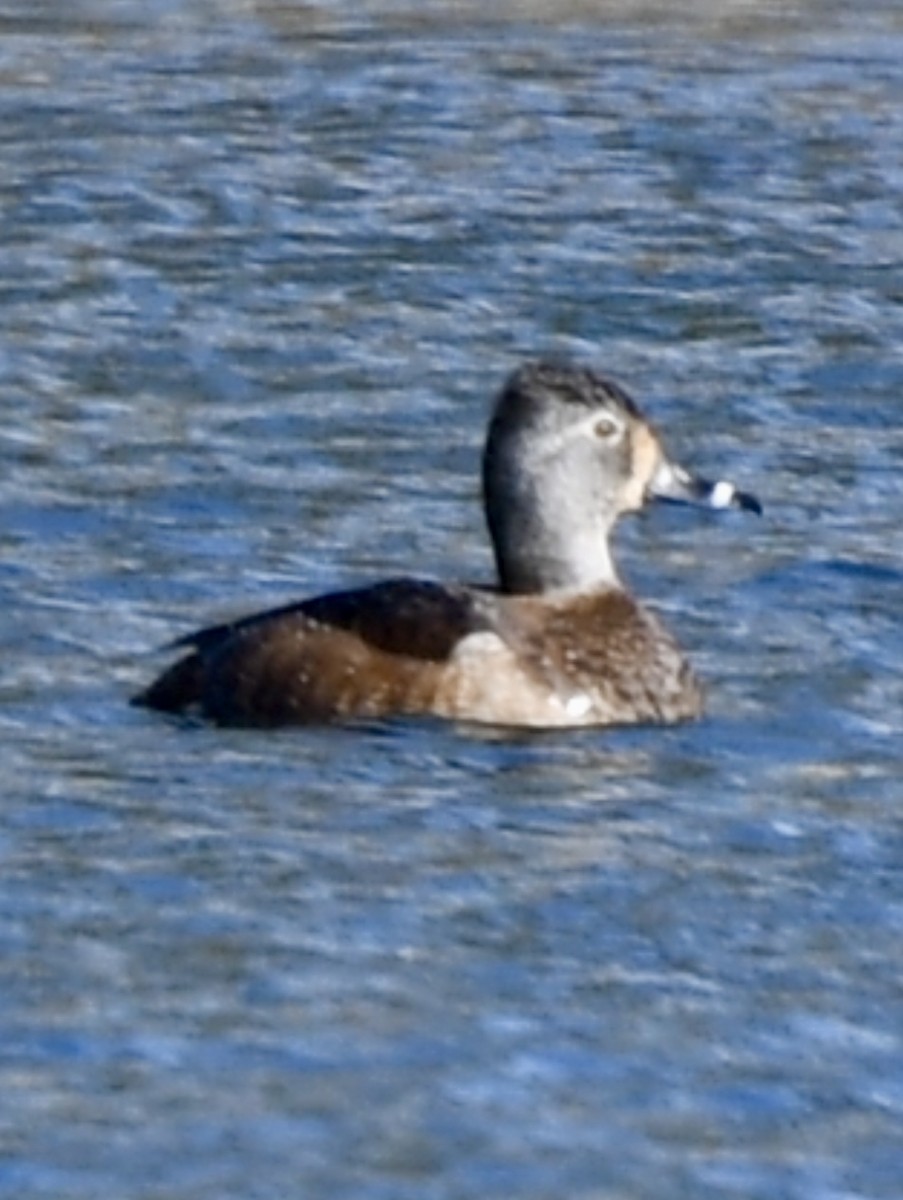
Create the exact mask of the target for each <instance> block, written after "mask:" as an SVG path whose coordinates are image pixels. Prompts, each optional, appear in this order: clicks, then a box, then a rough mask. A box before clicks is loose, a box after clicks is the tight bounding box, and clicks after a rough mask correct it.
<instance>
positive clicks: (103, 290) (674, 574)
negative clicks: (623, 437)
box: [0, 0, 903, 1200]
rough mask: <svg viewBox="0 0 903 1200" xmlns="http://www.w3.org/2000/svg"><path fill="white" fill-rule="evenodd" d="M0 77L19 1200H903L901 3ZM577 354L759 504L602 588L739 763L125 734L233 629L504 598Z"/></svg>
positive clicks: (256, 47) (622, 11) (72, 56)
mask: <svg viewBox="0 0 903 1200" xmlns="http://www.w3.org/2000/svg"><path fill="white" fill-rule="evenodd" d="M0 30H2V32H3V38H2V39H0V105H2V110H0V111H2V118H3V119H2V125H0V137H2V147H3V164H4V169H3V172H2V173H0V213H2V220H0V259H2V268H3V269H2V271H0V293H2V305H0V328H2V337H0V379H2V395H3V403H4V405H5V420H4V424H3V433H2V439H0V454H2V459H3V470H2V471H0V514H2V521H0V547H2V556H0V592H2V600H3V606H2V613H3V616H2V619H0V639H2V644H3V651H4V653H3V664H4V666H3V672H2V676H0V737H2V740H3V762H4V768H5V770H4V779H5V785H6V786H5V789H4V790H5V802H4V805H3V818H2V823H0V850H2V853H3V856H4V863H3V867H4V869H3V883H2V891H3V902H2V905H0V914H2V917H0V948H2V950H3V954H2V958H0V961H2V963H3V967H2V985H0V996H2V1001H0V1020H2V1032H3V1044H4V1046H5V1048H6V1049H5V1052H4V1066H5V1073H4V1087H3V1091H2V1095H3V1099H2V1100H0V1139H2V1145H3V1150H4V1154H3V1163H4V1165H3V1167H2V1168H0V1191H4V1192H5V1193H6V1192H8V1193H9V1194H10V1195H11V1196H12V1195H15V1196H16V1197H17V1198H20V1197H31V1196H35V1197H37V1196H53V1197H54V1198H59V1197H70V1196H71V1197H75V1196H88V1195H99V1194H101V1193H103V1194H104V1195H109V1194H110V1193H111V1191H112V1192H115V1194H116V1195H122V1196H151V1195H163V1194H167V1195H169V1194H178V1195H180V1196H190V1197H194V1196H197V1197H201V1196H210V1197H213V1196H215V1197H217V1198H218V1200H220V1198H222V1197H224V1196H236V1197H239V1196H241V1197H247V1196H249V1195H264V1194H266V1195H277V1194H285V1195H291V1194H295V1193H297V1191H298V1181H299V1180H302V1181H303V1191H304V1194H305V1195H310V1196H324V1197H325V1196H329V1197H330V1198H332V1197H335V1196H342V1195H348V1196H350V1195H354V1196H355V1197H358V1196H366V1197H373V1198H374V1200H375V1198H376V1197H383V1196H390V1195H391V1196H392V1197H393V1200H394V1198H396V1197H406V1196H411V1197H414V1196H417V1197H418V1198H419V1197H422V1196H423V1195H424V1194H425V1193H428V1194H429V1195H431V1196H437V1197H438V1196H449V1197H451V1196H462V1195H480V1196H498V1197H506V1198H509V1197H512V1196H524V1197H527V1196H529V1197H537V1198H538V1197H541V1196H551V1195H555V1196H562V1195H567V1196H573V1197H590V1196H593V1197H596V1196H599V1195H602V1194H605V1195H615V1194H618V1195H621V1194H623V1195H631V1196H660V1195H662V1194H665V1193H667V1194H669V1195H670V1194H674V1192H675V1191H677V1192H679V1193H683V1192H686V1194H688V1195H689V1194H692V1195H694V1196H695V1195H709V1194H710V1195H724V1194H731V1195H738V1196H744V1197H753V1196H755V1197H760V1196H761V1197H763V1198H764V1197H768V1198H769V1200H772V1198H773V1197H774V1196H776V1195H778V1196H785V1195H786V1196H800V1197H802V1196H805V1197H807V1200H808V1198H809V1197H812V1196H818V1197H832V1198H833V1197H837V1196H841V1195H843V1196H852V1195H855V1196H857V1197H858V1196H862V1197H891V1196H895V1195H896V1194H897V1192H898V1190H899V1182H898V1181H899V1178H900V1175H901V1170H903V1162H901V1151H900V1149H899V1136H898V1130H899V1125H900V1118H901V1108H903V1096H901V1090H900V1086H899V1082H898V1080H899V1074H900V1071H899V1064H900V1061H901V1043H900V1035H899V1030H898V1026H899V1020H898V1019H897V1016H896V1014H897V1010H898V1008H899V980H898V971H897V969H896V945H897V941H898V929H899V922H900V896H899V887H898V886H897V879H898V876H899V864H900V859H901V851H903V846H901V839H900V830H899V822H898V821H896V819H895V811H896V802H897V798H898V797H897V793H898V790H899V789H898V785H897V779H898V776H899V767H900V753H899V748H898V747H899V739H900V733H901V720H900V712H901V701H903V686H901V682H900V672H899V667H898V664H899V662H900V661H901V658H903V639H901V632H900V620H899V604H898V602H897V597H898V595H899V593H900V585H901V582H903V578H901V575H903V572H901V565H900V564H901V550H903V544H901V537H900V532H899V520H898V516H897V509H898V504H897V502H896V492H897V480H898V478H899V475H900V469H901V458H903V434H901V420H900V417H901V408H900V399H899V396H900V392H901V388H900V385H901V382H903V363H901V358H900V351H899V347H900V345H901V343H903V336H901V335H903V328H901V325H903V319H901V311H903V310H901V306H900V295H899V270H898V264H899V262H900V259H901V253H903V225H901V218H900V208H899V203H898V200H897V198H898V197H899V195H900V192H901V178H900V172H901V168H900V159H899V153H898V149H899V146H900V144H901V140H903V138H901V135H903V129H901V123H903V104H901V97H903V72H901V67H900V63H901V62H903V44H901V36H903V33H901V26H900V20H899V13H898V11H897V7H896V6H895V5H893V4H889V3H888V4H880V3H870V4H868V5H866V6H864V8H862V9H861V10H860V11H857V12H855V13H852V12H849V11H848V10H847V8H846V7H845V6H840V5H834V4H815V3H808V4H807V3H800V4H796V5H792V6H785V5H780V6H777V5H772V6H763V5H761V4H758V5H749V4H745V3H733V4H730V5H719V6H712V5H707V4H699V5H689V6H688V5H683V6H680V9H679V10H678V9H676V8H674V7H673V6H667V7H666V6H662V5H655V4H651V3H648V4H644V3H636V4H625V5H612V6H599V5H594V4H588V3H584V4H580V3H569V4H567V5H564V6H562V5H557V6H555V7H554V9H552V8H550V7H549V6H547V5H539V4H533V3H518V4H511V5H508V6H506V7H505V9H504V11H503V12H502V10H499V11H498V12H495V11H493V12H490V11H489V10H487V9H485V6H483V8H482V9H478V8H477V6H462V5H452V6H449V5H443V6H438V5H437V6H434V5H429V6H418V7H416V8H411V7H410V6H406V5H401V4H398V5H388V4H384V3H375V2H374V3H370V4H367V5H354V6H351V5H342V4H332V5H326V4H321V5H303V4H288V3H284V4H272V5H247V4H229V3H225V2H223V3H217V4H214V5H203V6H202V5H193V4H187V3H179V2H178V0H175V2H167V3H156V4H151V5H141V6H139V5H137V4H133V3H130V2H128V0H126V2H125V3H121V4H117V5H115V6H106V5H98V4H96V3H94V4H92V3H80V4H72V5H70V6H68V7H67V8H66V11H65V12H62V11H61V10H60V8H59V6H58V5H54V4H34V3H31V4H29V5H27V6H25V5H17V4H14V3H8V4H6V5H5V6H4V7H3V10H2V12H0ZM549 347H559V348H564V349H569V350H572V351H574V352H577V353H579V354H581V355H584V356H586V357H588V358H591V359H593V360H594V361H596V362H599V363H601V364H602V365H603V366H604V367H605V368H606V369H608V370H610V371H611V372H612V373H613V374H615V375H616V376H617V377H619V378H620V379H622V380H623V381H624V382H625V383H626V384H627V385H628V386H629V387H630V388H631V390H633V391H635V392H636V394H637V396H638V398H639V399H641V400H642V402H643V404H644V407H646V408H648V409H649V410H650V411H651V412H652V413H653V414H654V415H657V416H659V417H660V419H661V426H662V429H663V432H664V434H665V438H666V441H668V443H669V444H670V445H671V446H672V447H673V449H674V451H675V453H676V454H677V455H679V456H680V457H681V459H682V460H684V461H686V462H687V463H688V464H691V465H693V466H694V467H696V468H698V469H699V470H700V472H703V473H705V472H708V473H713V472H717V473H718V474H719V475H726V476H728V477H730V478H734V479H736V480H737V481H738V482H742V484H743V485H744V486H748V487H749V488H750V489H753V490H755V491H756V492H757V493H759V494H760V496H761V497H762V499H763V501H764V503H765V507H766V516H765V518H764V520H763V521H762V522H760V523H756V524H752V523H749V522H743V521H735V520H733V519H731V517H730V516H729V515H722V516H721V517H720V518H719V517H708V516H705V515H700V514H694V515H690V514H687V513H684V512H680V513H679V512H676V511H662V512H656V513H653V514H649V515H648V516H645V517H643V518H642V519H640V520H637V521H634V522H632V523H631V524H629V525H628V526H627V527H625V529H624V530H623V533H622V535H621V537H620V539H619V550H620V557H621V560H622V562H623V565H624V570H625V573H626V574H627V575H628V577H629V578H630V579H631V581H632V582H633V584H634V585H635V587H636V588H637V590H638V591H640V592H641V593H642V594H643V595H644V596H648V597H649V598H650V600H652V601H654V602H655V603H657V604H658V606H659V607H660V608H661V609H663V610H664V612H665V614H666V617H667V619H668V621H669V623H670V624H671V625H673V626H674V628H675V629H676V630H678V631H679V632H680V634H681V637H682V639H683V640H684V642H685V643H686V644H687V646H688V648H689V649H690V651H691V652H692V654H693V656H694V658H695V660H696V661H697V662H698V664H699V667H700V670H701V672H702V673H703V674H704V676H705V677H706V679H707V680H708V682H709V692H710V715H709V717H708V718H707V719H706V720H705V721H703V722H702V723H700V724H699V725H696V726H691V727H687V728H681V729H679V730H667V731H661V730H656V731H646V730H631V731H627V732H610V733H603V734H600V733H598V732H589V733H587V732H583V733H575V734H565V735H561V734H556V735H554V736H548V735H545V736H529V737H514V738H512V737H506V736H503V735H501V734H500V733H499V732H498V731H483V732H475V731H473V730H465V729H456V728H446V727H441V726H436V725H433V724H431V723H430V724H422V725H420V724H418V725H412V726H403V727H397V726H390V727H377V728H363V729H352V730H345V729H341V730H318V731H301V732H299V731H294V732H290V733H284V734H277V735H274V736H263V735H259V734H254V733H236V732H223V731H216V730H210V729H205V728H197V729H186V728H183V727H179V726H172V725H169V724H166V723H165V722H160V721H156V720H154V719H153V718H151V717H150V716H149V715H148V714H144V713H136V712H134V711H133V710H129V709H128V708H127V706H126V705H125V703H124V701H125V697H126V696H127V695H128V693H129V691H130V690H132V689H133V688H134V687H135V686H136V685H137V684H138V683H139V682H140V681H143V680H145V679H146V678H148V676H149V675H150V674H151V672H152V671H153V670H154V669H155V668H156V667H157V666H158V665H159V660H158V659H157V658H156V657H155V656H154V655H153V654H152V653H151V649H152V648H153V647H155V646H157V645H159V644H161V643H163V642H165V641H166V640H167V639H169V638H171V637H173V636H175V635H177V634H178V633H180V632H182V631H184V630H185V629H186V628H190V627H194V626H196V625H197V624H198V622H200V621H202V620H206V619H216V618H217V617H221V616H225V615H230V614H233V613H237V612H240V611H243V610H245V609H250V608H253V607H255V606H259V605H262V604H266V603H275V602H278V601H280V600H282V599H286V598H289V597H292V596H296V595H300V594H304V593H307V592H311V591H315V590H317V589H320V588H325V587H330V586H338V585H344V584H350V583H354V582H359V581H362V580H367V579H372V578H374V577H378V576H380V575H384V574H389V573H397V572H401V571H406V570H415V571H417V572H420V573H425V574H441V575H450V576H460V577H463V578H486V577H487V575H488V573H489V571H490V568H491V564H490V557H489V554H488V547H487V545H486V537H485V534H484V532H483V528H482V518H481V514H480V512H479V508H478V496H477V484H476V466H477V460H478V454H479V445H480V440H481V437H482V430H483V423H484V420H485V414H486V409H487V406H488V403H489V400H490V397H491V394H492V392H493V390H494V388H495V387H496V386H497V384H498V382H499V380H500V379H501V378H502V377H503V376H504V374H505V373H506V372H507V371H508V369H509V368H510V366H511V365H512V363H513V362H514V361H516V360H517V359H518V358H519V357H520V356H522V355H523V354H525V353H532V352H535V351H537V350H539V349H547V348H549ZM675 1181H677V1182H676V1187H675Z"/></svg>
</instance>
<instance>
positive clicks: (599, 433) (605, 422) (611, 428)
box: [593, 417, 620, 442]
mask: <svg viewBox="0 0 903 1200" xmlns="http://www.w3.org/2000/svg"><path fill="white" fill-rule="evenodd" d="M619 432H620V427H619V426H618V425H617V424H616V423H615V422H614V421H613V420H612V419H611V417H600V418H599V419H598V421H596V423H595V425H594V426H593V433H594V434H595V435H596V437H597V438H599V439H600V441H603V442H610V441H613V440H614V438H616V437H617V435H618V433H619Z"/></svg>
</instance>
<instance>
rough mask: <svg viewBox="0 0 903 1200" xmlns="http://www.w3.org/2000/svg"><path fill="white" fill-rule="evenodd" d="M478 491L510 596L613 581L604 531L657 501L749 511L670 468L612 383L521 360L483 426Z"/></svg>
mask: <svg viewBox="0 0 903 1200" xmlns="http://www.w3.org/2000/svg"><path fill="white" fill-rule="evenodd" d="M483 485H484V495H485V500H486V509H487V517H488V520H489V526H490V530H491V533H492V537H493V542H494V544H495V548H496V557H497V560H498V565H499V573H500V575H501V577H502V581H503V585H504V584H505V583H506V581H507V583H508V584H510V586H511V587H512V589H513V590H524V591H531V590H545V589H546V588H549V587H575V586H584V585H587V584H588V583H589V582H590V581H592V580H597V581H604V580H606V579H607V580H611V581H616V576H615V573H614V568H613V566H612V564H611V559H610V555H609V549H608V538H609V534H610V532H611V529H612V526H613V525H614V523H615V522H616V520H617V519H618V517H619V516H620V515H621V514H622V513H625V512H632V511H635V510H637V509H639V508H641V507H642V506H643V505H644V504H645V503H647V502H648V501H649V500H651V499H654V498H656V497H658V496H661V497H663V498H667V499H670V500H683V501H688V502H693V503H702V504H706V505H709V506H712V507H739V508H749V509H753V510H758V503H757V501H755V499H754V498H753V497H751V496H747V495H745V494H744V493H742V492H738V491H737V490H736V488H734V487H733V485H731V484H728V483H724V482H722V483H718V484H709V483H706V482H704V481H701V480H698V479H695V478H694V477H693V476H691V475H690V474H689V473H688V472H686V471H684V470H683V469H682V468H680V467H678V466H677V465H675V464H673V463H671V462H670V461H669V460H668V458H667V456H666V455H665V453H664V451H663V449H662V445H661V442H660V441H659V438H658V435H657V434H656V432H655V431H654V429H653V428H652V426H651V425H650V424H649V423H648V422H647V421H646V420H645V418H644V417H643V415H642V414H641V413H640V411H639V409H638V408H637V406H636V405H635V404H634V402H633V401H632V400H631V398H630V397H629V396H628V395H627V393H626V392H624V390H623V389H622V388H620V387H619V386H618V385H617V384H616V383H613V382H612V381H611V380H608V379H606V378H604V377H603V376H601V375H598V374H596V373H595V372H594V371H591V370H589V369H587V368H584V367H578V366H571V365H568V364H562V363H547V362H537V363H529V364H527V365H526V366H523V367H521V368H520V369H519V370H518V371H516V372H515V373H514V374H513V375H512V376H511V378H510V379H509V380H508V382H507V384H506V385H505V387H504V389H503V391H502V393H501V395H500V397H499V400H498V402H497V405H496V409H495V413H494V415H493V418H492V422H491V424H490V428H489V436H488V439H487V443H486V452H485V455H484V460H483Z"/></svg>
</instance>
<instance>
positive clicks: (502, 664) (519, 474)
mask: <svg viewBox="0 0 903 1200" xmlns="http://www.w3.org/2000/svg"><path fill="white" fill-rule="evenodd" d="M483 497H484V502H485V508H486V517H487V521H488V524H489V532H490V534H491V537H492V543H493V546H494V549H495V559H496V565H497V568H498V584H497V586H495V587H477V586H471V585H466V584H443V583H435V582H428V581H425V580H420V579H408V578H402V579H391V580H387V581H386V582H383V583H377V584H375V585H373V586H371V587H363V588H359V589H356V590H353V591H345V592H337V593H333V594H331V595H326V596H318V597H316V598H314V599H310V600H302V601H300V602H299V603H296V604H291V605H288V606H286V607H283V608H277V609H273V610H270V611H268V612H263V613H259V614H256V615H254V616H250V617H245V618H243V619H241V620H237V621H233V622H230V623H228V624H224V625H216V626H213V627H211V628H208V629H202V630H200V631H199V632H197V633H193V634H190V635H189V636H187V637H185V638H182V639H181V640H180V641H179V642H177V643H175V645H176V646H182V647H185V648H187V649H188V650H189V652H188V654H187V655H186V656H185V657H183V658H182V659H180V660H179V661H178V662H176V663H175V665H173V666H171V667H170V668H169V669H168V670H166V671H165V672H164V673H163V674H162V675H161V676H160V677H159V678H158V679H157V680H156V681H155V682H154V683H152V684H151V685H150V687H149V688H147V689H146V690H145V691H143V692H142V693H141V694H140V695H138V696H136V697H135V698H134V700H133V703H135V704H141V705H146V706H147V707H149V708H154V709H159V710H162V711H164V712H171V713H186V712H194V713H199V714H200V715H201V716H203V717H205V718H208V719H210V720H213V721H216V722H219V723H221V724H224V725H256V726H277V725H291V724H306V723H310V722H317V721H328V720H336V719H341V718H353V717H359V718H360V717H365V718H374V717H389V716H399V715H427V714H431V715H435V716H439V717H447V718H452V719H457V720H462V721H478V722H488V723H492V724H496V725H512V726H534V727H555V726H559V727H560V726H577V725H609V724H619V723H635V722H643V721H653V722H675V721H681V720H686V719H688V718H691V717H695V716H698V715H699V713H700V712H701V709H702V699H701V692H700V688H699V684H698V683H697V681H696V678H695V676H694V674H693V671H692V669H691V668H690V666H689V664H688V663H687V661H686V659H685V658H684V656H683V654H682V653H681V651H680V649H679V647H678V645H677V643H676V642H675V641H674V639H673V638H672V637H671V635H670V633H668V631H667V630H666V629H665V627H664V626H663V625H662V623H661V622H660V621H659V619H658V618H657V617H656V616H655V615H653V614H652V613H650V612H648V611H647V610H646V609H644V608H643V607H641V605H640V604H639V603H638V602H637V601H636V600H635V599H634V598H633V597H632V596H631V595H630V594H629V593H628V592H627V591H626V590H625V588H624V586H623V585H622V583H621V581H620V579H619V578H618V574H617V571H616V570H615V566H614V563H613V562H612V557H611V550H610V546H609V538H610V534H611V531H612V528H613V526H614V524H615V522H616V521H617V519H618V518H619V517H620V516H621V514H622V513H627V512H633V511H635V510H637V509H639V508H641V507H642V506H643V505H644V504H645V503H646V502H647V501H649V500H652V499H655V498H656V497H662V498H665V499H670V500H679V501H688V502H692V503H697V504H704V505H708V506H709V507H713V508H741V509H748V510H750V511H752V512H761V508H760V506H759V503H758V501H757V500H756V499H755V498H754V497H753V496H750V495H748V494H747V493H745V492H740V491H738V490H737V489H736V488H735V487H734V486H733V484H730V483H726V482H724V481H722V482H719V483H714V484H712V483H707V482H705V481H704V480H700V479H696V478H694V477H693V476H692V475H690V474H688V473H687V472H686V471H684V470H683V469H682V468H681V467H679V466H676V465H675V464H674V463H672V462H670V461H669V460H668V458H667V457H666V456H665V453H664V451H663V449H662V446H661V443H660V442H659V439H658V437H657V435H656V434H655V432H654V431H653V429H652V427H651V426H650V425H649V424H648V423H647V421H646V420H645V419H644V418H643V416H642V415H641V413H640V412H639V410H638V409H637V407H636V405H635V404H634V403H633V401H632V400H631V399H630V397H629V396H628V395H627V394H626V393H625V392H624V391H623V390H622V389H621V388H620V387H618V386H617V384H615V383H613V382H611V380H609V379H606V378H604V377H603V376H601V375H599V374H597V373H596V372H595V371H593V370H590V369H587V368H586V367H582V366H578V365H573V364H570V363H566V362H565V363H562V362H546V361H539V362H530V363H527V364H526V365H524V366H522V367H521V368H520V369H519V370H517V371H515V372H514V374H513V375H512V376H511V377H510V378H509V379H508V381H507V383H506V384H505V386H504V388H503V389H502V392H501V395H500V396H499V398H498V401H497V403H496V407H495V412H494V414H493V417H492V420H491V423H490V426H489V435H488V438H487V441H486V448H485V452H484V455H483Z"/></svg>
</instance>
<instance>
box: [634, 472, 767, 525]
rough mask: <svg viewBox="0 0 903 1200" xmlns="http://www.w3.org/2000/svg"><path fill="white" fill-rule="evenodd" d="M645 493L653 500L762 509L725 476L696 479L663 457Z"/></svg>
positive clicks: (716, 506) (753, 510) (759, 511)
mask: <svg viewBox="0 0 903 1200" xmlns="http://www.w3.org/2000/svg"><path fill="white" fill-rule="evenodd" d="M648 494H649V496H650V497H651V498H652V499H655V500H669V501H671V502H672V503H674V504H698V505H702V506H703V507H704V508H741V509H744V510H745V511H746V512H753V513H758V514H760V515H761V512H762V505H761V504H760V503H759V501H758V500H757V499H756V498H755V496H753V495H751V494H750V493H749V492H741V491H740V490H739V489H738V488H736V487H734V485H733V484H732V483H728V482H727V480H725V479H719V480H717V481H716V482H715V483H711V482H709V480H707V479H698V478H697V477H696V476H695V475H691V474H690V473H689V471H685V470H684V469H683V467H678V466H677V465H676V464H675V463H671V462H668V460H667V459H664V458H663V459H662V461H661V462H660V463H659V465H658V468H657V469H656V472H655V474H654V475H653V477H652V479H651V481H650V483H649V488H648Z"/></svg>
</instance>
